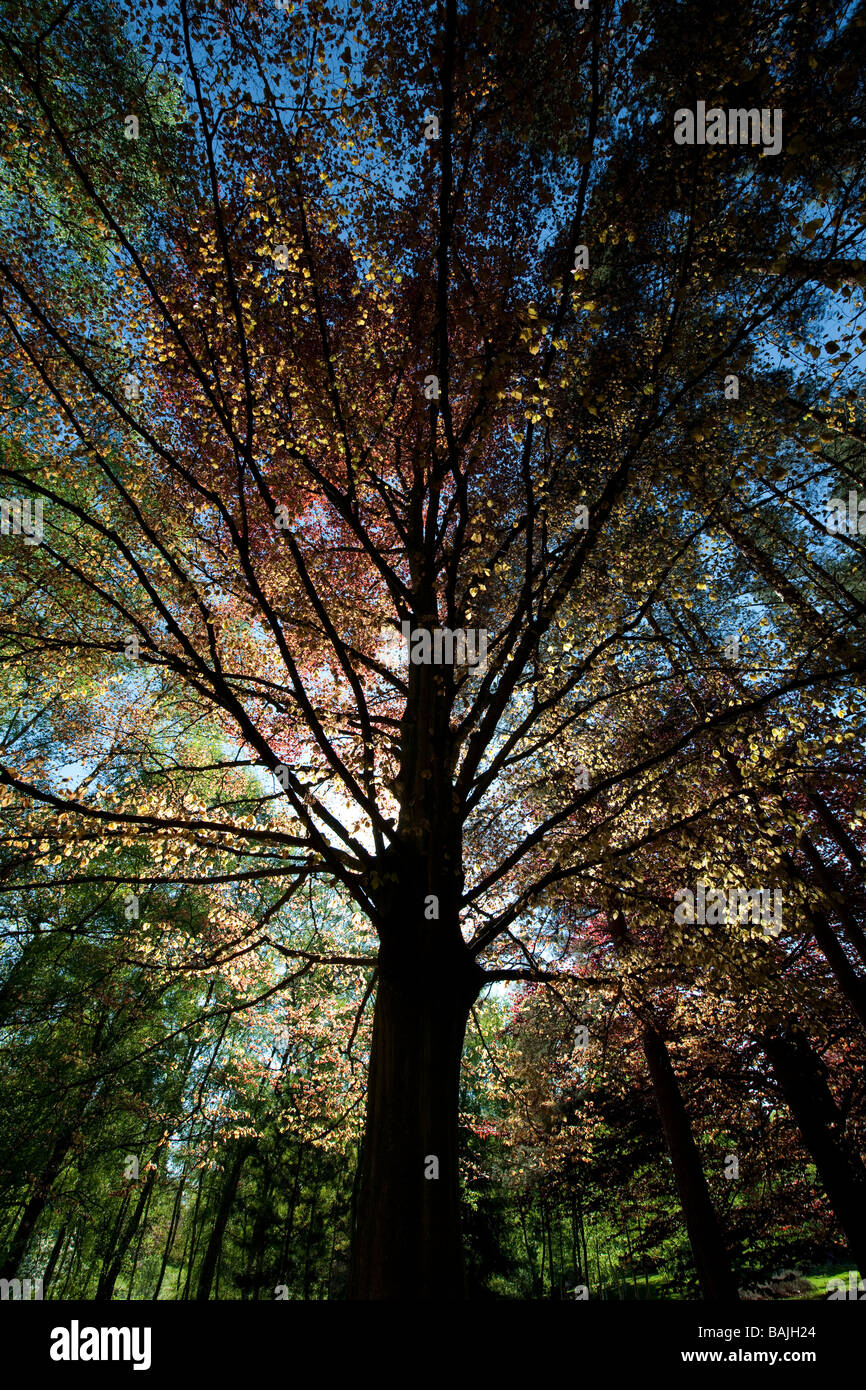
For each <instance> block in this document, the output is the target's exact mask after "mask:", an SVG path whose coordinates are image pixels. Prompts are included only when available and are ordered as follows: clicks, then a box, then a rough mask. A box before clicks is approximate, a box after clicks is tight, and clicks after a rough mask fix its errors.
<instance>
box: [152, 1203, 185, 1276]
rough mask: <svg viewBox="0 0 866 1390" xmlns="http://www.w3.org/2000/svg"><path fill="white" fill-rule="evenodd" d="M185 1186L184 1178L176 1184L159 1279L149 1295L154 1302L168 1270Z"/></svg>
mask: <svg viewBox="0 0 866 1390" xmlns="http://www.w3.org/2000/svg"><path fill="white" fill-rule="evenodd" d="M185 1186H186V1176H183V1177H182V1178H181V1180H180V1183H179V1184H178V1189H177V1192H176V1193H175V1197H174V1205H173V1206H172V1210H171V1219H170V1221H169V1225H168V1237H167V1238H166V1242H165V1248H164V1250H163V1252H162V1262H161V1264H160V1266H159V1278H158V1279H157V1281H156V1288H155V1289H154V1291H153V1293H152V1294H151V1298H152V1299H153V1300H154V1302H155V1301H156V1300H157V1299H158V1298H159V1291H160V1289H161V1288H162V1281H163V1279H164V1278H165V1271H166V1269H167V1268H168V1262H169V1259H170V1257H171V1247H172V1246H173V1244H174V1238H175V1235H176V1234H177V1228H178V1223H179V1222H180V1204H181V1201H182V1200H183V1189H184V1187H185Z"/></svg>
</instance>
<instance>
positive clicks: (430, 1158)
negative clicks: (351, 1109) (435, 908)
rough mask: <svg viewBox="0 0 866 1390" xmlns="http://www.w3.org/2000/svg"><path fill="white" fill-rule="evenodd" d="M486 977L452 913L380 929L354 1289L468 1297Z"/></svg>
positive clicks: (359, 1295) (411, 1296)
mask: <svg viewBox="0 0 866 1390" xmlns="http://www.w3.org/2000/svg"><path fill="white" fill-rule="evenodd" d="M412 888H414V893H413V892H412V889H409V891H408V892H407V895H406V897H407V899H408V898H409V897H410V895H411V896H415V895H417V886H416V885H413V886H412ZM420 915H422V914H420V913H419V916H420ZM447 942H450V943H451V949H450V951H449V950H446V947H445V945H444V943H447ZM481 979H482V972H481V971H480V969H479V968H478V967H477V966H476V965H475V964H474V962H473V961H472V960H471V958H470V957H469V955H468V953H467V951H466V949H465V946H464V945H463V942H462V939H461V938H460V935H459V928H458V927H457V921H456V914H455V918H454V921H453V923H451V924H448V923H446V922H444V921H438V920H434V921H430V922H426V923H424V925H423V926H421V927H419V926H418V925H417V922H416V923H412V924H411V925H410V924H409V923H407V922H402V923H401V922H397V923H394V924H393V926H392V928H391V931H387V930H386V932H385V933H384V934H383V937H382V948H381V950H380V955H379V977H378V986H377V990H376V1005H375V1012H374V1015H373V1040H372V1046H371V1054H370V1070H369V1076H368V1084H367V1116H366V1130H365V1135H364V1143H363V1147H362V1154H361V1169H362V1171H361V1180H360V1187H359V1192H358V1209H357V1222H356V1227H355V1233H354V1235H355V1238H354V1241H353V1250H352V1273H351V1282H350V1297H351V1298H356V1299H394V1300H412V1301H413V1302H417V1301H418V1300H428V1299H429V1300H433V1299H435V1300H439V1301H441V1300H448V1299H451V1300H453V1299H462V1298H464V1297H465V1289H464V1277H463V1259H462V1250H461V1241H460V1196H459V1181H458V1177H459V1175H458V1104H459V1087H460V1059H461V1055H462V1051H463V1039H464V1034H465V1031H466V1024H467V1021H468V1018H469V1010H470V1007H471V1005H472V1003H473V1002H474V1000H475V998H476V997H477V994H478V989H479V986H480V983H481Z"/></svg>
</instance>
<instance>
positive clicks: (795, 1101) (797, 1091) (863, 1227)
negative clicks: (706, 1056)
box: [761, 1025, 866, 1274]
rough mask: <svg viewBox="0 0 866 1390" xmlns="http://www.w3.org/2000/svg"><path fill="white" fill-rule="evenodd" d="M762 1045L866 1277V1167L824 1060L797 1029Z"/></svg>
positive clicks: (769, 1033)
mask: <svg viewBox="0 0 866 1390" xmlns="http://www.w3.org/2000/svg"><path fill="white" fill-rule="evenodd" d="M761 1045H762V1047H763V1049H764V1052H765V1053H766V1055H767V1057H768V1058H769V1059H770V1063H771V1065H772V1067H773V1071H774V1073H775V1076H776V1080H777V1081H778V1083H779V1087H780V1089H781V1091H782V1094H783V1096H784V1097H785V1100H786V1102H787V1104H788V1107H789V1109H790V1111H791V1114H792V1115H793V1117H794V1119H795V1121H796V1123H797V1127H798V1129H799V1130H800V1133H801V1134H802V1136H803V1141H804V1143H805V1145H806V1148H807V1149H808V1150H809V1153H810V1154H811V1155H812V1158H813V1159H814V1160H815V1167H816V1168H817V1169H818V1173H819V1175H820V1178H821V1181H822V1183H823V1184H824V1187H825V1188H826V1191H827V1196H828V1198H829V1200H830V1205H831V1207H832V1208H833V1211H834V1213H835V1216H836V1219H837V1220H838V1222H839V1225H840V1226H841V1227H842V1230H843V1231H844V1232H845V1238H846V1240H847V1242H848V1248H849V1249H850V1251H851V1254H852V1256H853V1258H854V1260H855V1261H856V1263H857V1265H858V1267H859V1270H860V1273H861V1274H866V1168H864V1166H863V1163H862V1161H861V1159H860V1157H859V1155H858V1154H857V1153H856V1151H855V1150H854V1148H853V1147H852V1146H851V1145H850V1144H849V1142H848V1140H847V1139H846V1137H845V1132H844V1124H843V1120H842V1116H841V1114H840V1112H839V1107H838V1106H837V1104H836V1102H835V1100H834V1099H833V1093H832V1092H831V1090H830V1087H829V1085H828V1083H827V1076H826V1071H825V1068H824V1065H823V1063H822V1062H821V1059H820V1058H819V1056H818V1055H817V1053H816V1052H815V1051H814V1049H813V1048H812V1046H811V1044H810V1043H809V1040H808V1038H807V1037H806V1035H805V1033H804V1032H803V1031H802V1029H800V1028H799V1027H797V1026H796V1025H792V1026H790V1027H788V1028H787V1029H785V1030H782V1029H774V1028H768V1029H766V1030H765V1032H764V1034H763V1036H762V1038H761Z"/></svg>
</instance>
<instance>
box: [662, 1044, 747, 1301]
mask: <svg viewBox="0 0 866 1390" xmlns="http://www.w3.org/2000/svg"><path fill="white" fill-rule="evenodd" d="M642 1042H643V1050H644V1056H645V1057H646V1060H647V1066H648V1067H649V1073H650V1078H651V1080H652V1086H653V1093H654V1095H655V1100H656V1105H657V1106H658V1109H659V1114H660V1116H661V1121H662V1127H663V1129H664V1132H665V1139H666V1140H667V1146H668V1152H669V1153H670V1156H671V1163H672V1164H673V1169H674V1178H675V1179H676V1184H677V1191H678V1192H679V1196H680V1203H681V1205H682V1209H683V1215H684V1217H685V1220H686V1230H687V1231H688V1233H689V1243H690V1244H691V1247H692V1254H693V1255H694V1260H695V1267H696V1269H697V1272H698V1279H699V1280H700V1285H701V1292H702V1294H703V1296H704V1298H705V1299H712V1300H716V1301H718V1300H721V1299H736V1298H738V1297H739V1294H738V1293H737V1284H736V1280H735V1279H734V1276H733V1273H732V1271H731V1264H730V1261H729V1259H728V1252H727V1250H726V1249H725V1243H724V1240H723V1239H722V1233H721V1230H720V1228H719V1223H718V1220H717V1217H716V1212H715V1208H714V1207H713V1203H712V1199H711V1197H710V1192H709V1188H708V1187H707V1180H706V1178H705V1177H704V1170H703V1165H702V1164H701V1156H700V1153H699V1152H698V1147H697V1144H696V1143H695V1141H694V1137H693V1135H692V1127H691V1122H690V1120H689V1117H688V1113H687V1111H686V1107H685V1103H684V1101H683V1097H682V1094H681V1092H680V1088H679V1083H678V1082H677V1078H676V1076H675V1074H674V1069H673V1067H672V1066H671V1060H670V1057H669V1056H668V1050H667V1048H666V1046H665V1044H664V1041H663V1039H662V1038H661V1036H660V1035H659V1034H658V1033H657V1032H656V1030H655V1029H654V1028H652V1027H650V1026H649V1025H646V1026H645V1027H644V1029H643V1036H642Z"/></svg>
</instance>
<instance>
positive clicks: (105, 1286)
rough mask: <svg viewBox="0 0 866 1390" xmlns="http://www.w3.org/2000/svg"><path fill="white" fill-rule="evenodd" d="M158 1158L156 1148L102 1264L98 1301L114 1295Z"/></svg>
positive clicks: (153, 1178)
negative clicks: (122, 1225)
mask: <svg viewBox="0 0 866 1390" xmlns="http://www.w3.org/2000/svg"><path fill="white" fill-rule="evenodd" d="M158 1160H159V1149H157V1150H156V1152H155V1153H154V1156H153V1159H152V1162H153V1164H154V1167H152V1168H149V1169H148V1173H147V1177H146V1179H145V1181H144V1182H143V1183H142V1186H141V1190H140V1192H139V1194H138V1201H137V1202H136V1204H135V1206H134V1208H133V1211H132V1215H131V1216H130V1218H129V1220H128V1222H127V1223H126V1227H125V1229H124V1232H123V1235H122V1236H121V1237H120V1239H119V1240H118V1241H117V1243H116V1244H115V1246H114V1249H113V1251H112V1254H111V1259H110V1261H108V1262H106V1264H105V1265H103V1269H102V1273H101V1275H100V1276H99V1284H98V1285H97V1289H96V1299H97V1300H98V1301H99V1302H108V1301H109V1300H110V1299H112V1298H113V1297H114V1286H115V1284H116V1283H117V1279H118V1275H119V1274H120V1269H121V1266H122V1264H123V1261H124V1258H125V1256H126V1252H127V1250H128V1249H129V1247H130V1245H131V1244H132V1241H133V1239H134V1237H135V1233H136V1231H137V1230H138V1227H139V1223H140V1222H141V1218H142V1216H143V1215H144V1210H145V1208H146V1206H147V1203H148V1201H149V1199H150V1194H151V1191H152V1190H153V1184H154V1180H155V1178H156V1174H157V1168H156V1164H157V1162H158Z"/></svg>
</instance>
